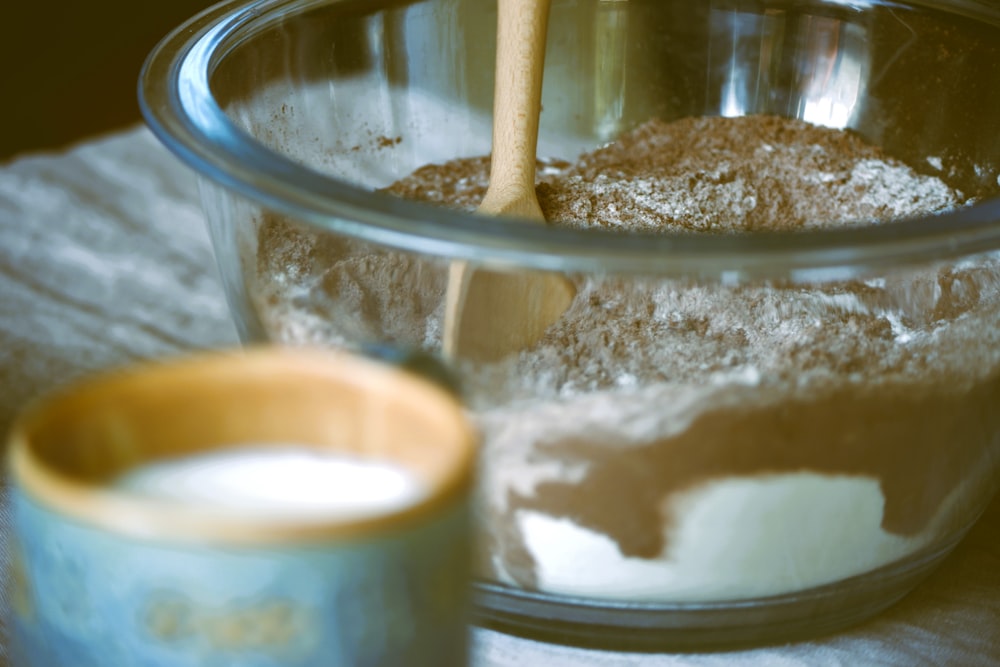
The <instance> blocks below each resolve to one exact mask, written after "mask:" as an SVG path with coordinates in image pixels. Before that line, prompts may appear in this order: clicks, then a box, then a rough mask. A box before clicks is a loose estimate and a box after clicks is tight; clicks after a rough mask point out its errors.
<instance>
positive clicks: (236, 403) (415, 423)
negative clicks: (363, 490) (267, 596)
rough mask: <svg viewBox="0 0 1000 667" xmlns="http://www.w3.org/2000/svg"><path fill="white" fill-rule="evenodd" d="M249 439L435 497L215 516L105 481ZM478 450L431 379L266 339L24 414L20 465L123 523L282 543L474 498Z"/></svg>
mask: <svg viewBox="0 0 1000 667" xmlns="http://www.w3.org/2000/svg"><path fill="white" fill-rule="evenodd" d="M327 410H329V411H331V414H329V415H327V414H326V411H327ZM333 413H336V414H333ZM390 416H391V417H392V418H391V419H389V417H390ZM366 421H367V422H369V423H368V424H365V422H366ZM254 432H257V433H259V434H260V437H258V438H254V437H253V433H254ZM282 434H285V436H284V437H282ZM140 438H142V439H143V440H142V442H141V443H140V442H139V439H140ZM248 438H252V441H253V442H255V443H261V442H268V441H276V442H278V443H289V445H291V446H297V447H301V446H302V445H307V446H310V447H314V448H317V449H321V450H322V449H328V450H335V451H338V452H341V453H342V452H351V453H354V454H358V455H360V456H363V457H367V458H372V459H381V460H388V461H395V462H397V463H402V464H403V465H404V467H406V468H408V469H410V470H412V471H414V472H415V473H416V474H417V476H418V477H419V478H420V479H421V480H422V481H423V482H424V485H425V489H426V493H425V494H424V495H423V496H422V497H421V498H420V499H419V500H417V501H415V502H414V503H413V504H410V505H407V506H405V507H403V508H400V509H393V510H390V511H386V512H381V513H377V514H372V515H366V516H361V517H353V518H344V517H339V518H338V517H333V516H331V517H322V518H315V517H308V518H306V517H303V518H301V519H299V518H291V517H287V516H283V517H280V518H277V517H252V516H249V515H244V514H237V513H231V512H228V513H221V512H210V511H205V510H202V509H196V508H193V507H190V506H185V505H183V504H180V505H178V504H171V503H170V502H168V501H162V500H156V499H150V498H145V497H140V496H136V495H135V494H130V493H129V492H127V491H119V490H115V489H113V488H110V487H109V485H108V484H107V482H108V481H109V479H111V478H113V477H114V476H115V475H116V474H120V473H121V472H123V471H124V470H127V469H128V468H129V467H131V466H132V465H135V464H138V463H142V462H145V461H152V460H162V459H165V458H169V457H171V456H181V455H185V454H193V453H201V452H206V451H211V450H213V449H216V450H217V449H219V448H223V447H233V446H239V445H241V444H246V442H247V439H248ZM172 439H173V440H172ZM475 449H476V437H475V434H474V432H473V430H472V427H471V425H470V424H469V422H468V420H467V419H466V417H465V414H464V412H463V409H462V406H461V405H460V404H459V402H458V401H457V400H456V399H455V398H454V397H453V396H451V395H450V394H448V393H447V392H446V391H444V390H443V389H441V388H439V387H437V386H436V385H434V384H432V383H430V382H427V381H425V380H423V379H420V378H418V377H416V376H414V375H412V374H410V373H407V372H404V371H402V370H400V369H397V368H393V367H391V366H388V365H386V364H383V363H380V362H375V361H371V360H368V359H364V358H360V357H357V356H354V355H351V354H348V353H344V352H337V351H333V350H329V349H317V348H281V347H277V346H263V347H258V348H251V349H246V350H242V351H236V352H218V351H217V352H208V353H206V352H203V353H200V354H195V355H190V356H188V357H186V358H183V359H179V360H171V361H167V362H163V361H160V362H148V363H146V364H141V365H139V366H135V367H131V368H126V369H123V370H119V371H114V372H109V373H105V374H102V375H100V376H98V377H95V378H91V379H87V380H84V381H82V382H79V383H76V384H74V385H72V386H70V387H68V388H66V389H64V390H62V391H59V392H57V393H54V394H53V395H51V396H49V397H46V398H43V399H41V400H40V401H38V402H36V403H35V404H34V405H32V406H31V407H29V408H28V409H27V410H25V411H24V412H23V413H22V415H21V416H20V417H19V418H18V419H17V421H16V422H15V424H14V427H13V429H12V431H11V435H10V440H9V449H8V465H9V469H10V472H11V473H12V476H13V479H14V481H15V482H16V483H17V484H18V485H19V486H20V487H21V488H22V489H23V491H24V493H26V494H27V495H28V496H29V497H30V498H31V499H32V500H33V501H35V502H36V503H38V504H40V505H42V506H46V507H48V508H50V509H52V510H54V511H55V512H57V513H59V514H62V515H64V516H66V517H70V518H73V519H76V520H78V521H80V522H83V523H85V524H90V525H93V526H96V527H100V528H103V529H107V530H110V531H112V532H116V533H121V534H125V535H129V536H132V537H138V538H145V539H151V540H161V541H195V542H201V543H223V544H234V545H235V544H275V543H295V542H315V541H323V540H329V539H344V538H347V537H352V536H362V535H365V534H373V533H379V532H388V531H399V530H403V529H405V527H406V526H408V525H413V524H415V523H419V522H421V521H425V520H427V519H428V518H429V517H432V516H433V515H434V514H436V513H438V512H441V511H446V510H447V508H448V507H450V506H452V505H454V504H455V503H457V502H465V500H466V499H467V497H468V494H469V493H470V490H471V487H472V482H473V477H474V469H475V458H476V451H475Z"/></svg>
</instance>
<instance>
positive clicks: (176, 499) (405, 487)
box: [112, 446, 426, 519]
mask: <svg viewBox="0 0 1000 667" xmlns="http://www.w3.org/2000/svg"><path fill="white" fill-rule="evenodd" d="M112 486H113V488H114V489H116V490H118V491H125V492H129V493H132V494H135V495H138V496H142V497H144V498H148V499H156V500H161V501H165V502H170V503H172V504H177V505H184V506H188V507H197V508H203V509H205V510H206V511H221V512H225V513H227V514H253V515H254V516H259V517H261V518H283V517H284V518H290V519H318V518H341V517H342V518H353V517H361V516H371V515H377V514H382V513H387V512H392V511H396V510H399V509H402V508H404V507H407V506H409V505H412V504H413V503H414V502H417V501H419V500H420V499H421V498H423V497H424V495H425V494H426V489H425V488H424V487H423V485H422V484H421V482H420V480H418V479H417V478H416V477H415V476H414V475H413V474H412V473H411V472H410V471H408V470H406V469H405V468H403V467H401V466H397V465H393V464H392V463H386V462H381V461H372V460H369V459H363V458H358V457H352V456H349V455H346V454H333V453H327V452H321V451H317V450H315V449H309V448H306V447H302V448H290V447H273V446H272V447H268V446H245V447H236V448H232V449H223V450H220V451H214V452H207V453H204V454H198V455H194V456H187V457H183V458H177V459H168V460H165V461H158V462H155V463H151V464H148V465H144V466H139V467H137V468H134V469H132V470H130V471H128V472H126V473H125V474H123V475H121V476H120V477H118V478H117V479H115V480H114V481H113V483H112Z"/></svg>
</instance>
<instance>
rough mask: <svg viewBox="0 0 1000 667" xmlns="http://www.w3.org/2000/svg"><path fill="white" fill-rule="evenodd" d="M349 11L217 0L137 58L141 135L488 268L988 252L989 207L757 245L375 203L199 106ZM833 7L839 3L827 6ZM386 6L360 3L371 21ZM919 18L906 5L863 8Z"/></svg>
mask: <svg viewBox="0 0 1000 667" xmlns="http://www.w3.org/2000/svg"><path fill="white" fill-rule="evenodd" d="M353 2H354V0H227V1H225V2H221V3H219V4H217V5H214V6H212V7H210V8H208V9H206V10H205V11H203V12H201V13H199V14H196V15H194V16H193V17H191V18H190V19H188V20H187V21H186V22H184V23H182V24H181V25H179V26H178V27H177V28H175V29H174V30H173V31H172V32H171V33H169V34H168V35H167V36H166V37H164V38H163V39H162V40H161V41H160V43H159V44H158V45H157V46H156V47H155V48H154V49H153V50H152V51H151V52H150V54H149V55H148V57H147V58H146V61H145V63H144V64H143V66H142V69H141V73H140V76H139V82H138V97H139V106H140V110H141V112H142V115H143V117H144V119H145V121H146V123H147V125H148V127H149V129H150V130H151V131H152V132H153V134H154V135H155V136H156V137H157V138H158V139H159V140H160V141H161V142H162V143H163V144H164V145H165V146H166V147H167V148H168V149H169V150H170V151H171V152H173V153H174V154H175V155H176V156H177V157H178V158H179V159H180V160H181V161H183V162H184V163H186V164H187V165H188V166H189V167H191V168H192V169H193V170H194V171H195V172H196V173H197V174H198V175H200V176H201V177H203V178H206V179H208V180H209V181H211V182H214V183H215V184H217V185H220V186H222V187H223V188H225V189H227V190H230V191H233V192H235V193H237V194H239V195H241V196H243V197H246V198H248V199H250V200H252V201H254V202H256V203H257V204H259V205H261V206H263V207H265V208H267V209H269V210H272V211H274V212H277V213H280V214H283V215H286V216H288V217H290V218H292V219H294V220H296V221H299V222H302V223H305V224H306V225H308V226H310V227H312V228H313V229H315V230H318V231H326V232H333V233H336V234H341V235H346V236H349V237H352V238H356V239H360V240H363V241H368V242H372V243H375V244H378V245H382V246H388V247H391V248H395V249H399V250H404V251H408V252H413V253H419V254H430V255H436V256H440V257H444V258H446V259H451V260H469V261H474V262H480V263H483V264H487V265H490V266H493V267H496V268H504V267H507V268H535V269H541V270H553V271H601V272H621V273H631V274H641V273H647V274H657V275H675V276H687V277H693V278H713V279H720V280H722V281H723V282H724V283H726V282H739V281H741V280H743V279H748V278H786V279H792V280H796V281H798V280H802V281H813V280H841V279H850V278H855V277H858V276H861V275H866V274H871V273H874V272H878V271H883V270H885V269H889V268H897V267H907V266H917V265H920V264H926V263H928V262H934V261H945V260H953V259H957V258H960V257H963V256H969V255H974V254H981V253H986V252H990V251H994V250H997V249H1000V197H990V198H987V199H984V200H981V201H979V202H977V203H975V204H973V205H971V206H966V207H963V208H960V209H956V210H953V211H950V212H947V213H942V214H937V215H931V216H923V217H916V218H911V219H907V220H900V221H894V222H892V223H890V224H883V225H870V226H863V227H853V228H833V229H830V228H827V229H810V230H807V231H783V232H769V233H767V234H745V235H735V234H734V235H712V234H704V235H699V234H691V233H628V234H614V233H608V232H605V231H596V232H595V231H583V230H575V229H568V228H554V227H547V226H541V225H537V224H531V223H518V222H517V221H509V220H504V221H500V220H495V219H491V218H486V217H483V216H477V215H473V214H471V213H463V212H459V211H454V210H451V209H447V208H443V207H439V206H434V205H431V204H426V203H422V202H415V201H407V200H402V199H399V198H396V197H392V196H389V195H380V194H376V193H374V192H372V191H370V190H367V189H365V188H362V187H359V186H356V185H352V184H350V183H347V182H344V181H341V180H338V179H336V178H333V177H331V176H327V175H324V174H322V173H320V172H318V171H315V170H313V169H311V168H309V167H306V166H303V165H300V164H298V163H296V162H294V161H293V160H291V159H289V158H287V157H285V156H283V155H281V154H279V153H278V152H276V151H273V150H271V149H269V148H266V147H265V146H264V145H263V144H261V143H259V142H258V141H256V140H255V139H254V138H253V137H252V136H250V135H249V134H248V133H247V132H245V131H243V130H242V129H240V128H239V127H237V126H236V124H235V123H233V122H232V121H231V120H229V118H228V117H227V116H226V114H225V113H224V112H223V110H222V109H221V107H220V105H219V104H218V103H217V102H216V101H215V99H214V97H213V96H212V93H211V86H210V80H211V76H212V74H213V73H214V70H215V68H216V66H217V65H218V64H219V63H220V62H221V61H222V60H223V59H224V58H225V57H226V54H227V52H228V50H230V49H232V48H233V47H234V46H235V45H236V44H237V43H238V40H236V37H237V36H239V35H241V34H242V35H243V38H244V39H246V38H247V36H249V35H251V34H252V32H251V30H253V31H256V30H262V29H264V28H266V27H267V26H269V25H271V24H272V23H274V22H276V21H279V20H281V19H283V18H285V17H286V16H289V15H294V14H297V13H300V12H303V11H306V10H309V9H313V8H317V7H321V6H326V5H331V4H344V5H348V4H352V3H353ZM830 2H831V3H832V4H841V2H840V0H830ZM392 4H403V3H401V2H399V1H398V0H396V1H393V0H388V1H386V2H374V3H366V4H365V5H364V6H365V8H366V9H369V8H370V9H372V10H374V9H377V8H382V7H385V6H387V5H392ZM883 4H886V5H892V6H893V8H899V7H910V8H914V9H918V8H922V7H924V6H925V5H927V4H928V3H926V2H924V1H923V0H910V2H908V3H905V4H904V3H902V2H898V1H897V0H867V1H866V2H865V3H864V5H865V6H866V7H869V6H874V5H883ZM930 4H933V6H934V7H935V9H938V10H948V11H950V12H951V13H953V14H956V15H962V16H965V17H969V16H972V17H973V18H975V19H976V20H981V21H985V22H988V23H989V24H992V25H995V26H997V27H1000V7H996V8H994V7H986V6H983V5H981V4H979V3H975V2H971V0H942V1H939V2H936V3H930Z"/></svg>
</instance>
